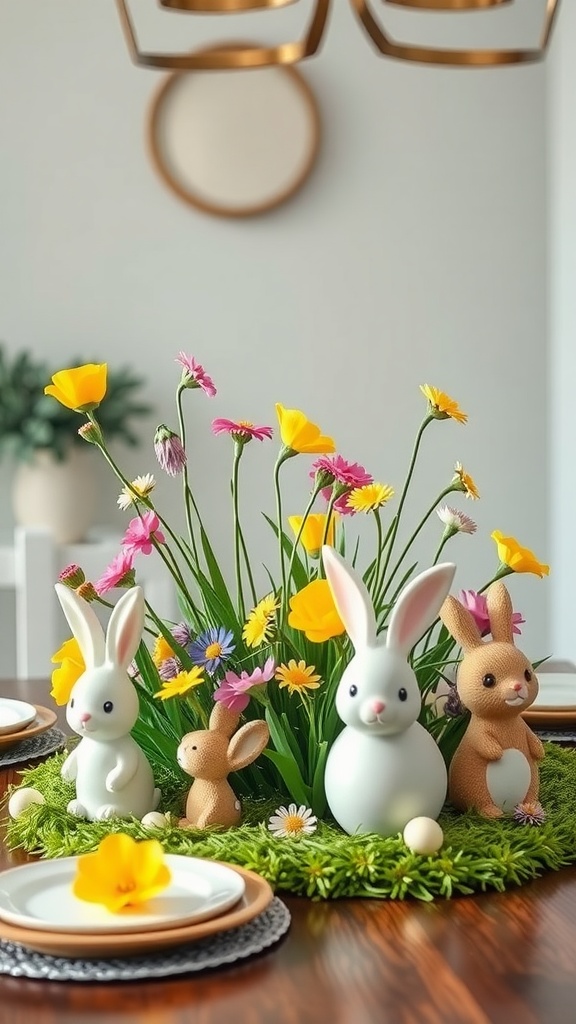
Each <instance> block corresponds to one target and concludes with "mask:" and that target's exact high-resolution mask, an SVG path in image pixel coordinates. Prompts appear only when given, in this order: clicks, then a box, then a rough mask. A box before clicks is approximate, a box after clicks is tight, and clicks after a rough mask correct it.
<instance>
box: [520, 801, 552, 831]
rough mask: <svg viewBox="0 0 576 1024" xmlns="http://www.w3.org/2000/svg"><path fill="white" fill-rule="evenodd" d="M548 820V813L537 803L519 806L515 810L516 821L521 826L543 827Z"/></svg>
mask: <svg viewBox="0 0 576 1024" xmlns="http://www.w3.org/2000/svg"><path fill="white" fill-rule="evenodd" d="M545 818H546V811H545V810H544V808H543V807H542V804H540V803H538V802H537V801H535V802H533V803H531V802H527V803H524V804H517V805H516V807H515V808H514V821H517V822H518V823H519V824H520V825H541V824H542V823H543V821H544V820H545Z"/></svg>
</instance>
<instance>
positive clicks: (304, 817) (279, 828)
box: [268, 804, 318, 839]
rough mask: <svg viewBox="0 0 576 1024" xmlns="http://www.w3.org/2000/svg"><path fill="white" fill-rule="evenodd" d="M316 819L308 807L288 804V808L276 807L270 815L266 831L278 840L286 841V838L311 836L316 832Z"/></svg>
mask: <svg viewBox="0 0 576 1024" xmlns="http://www.w3.org/2000/svg"><path fill="white" fill-rule="evenodd" d="M317 821H318V819H317V818H316V817H315V816H314V815H313V814H312V810H311V808H310V807H305V806H304V804H302V805H301V806H300V807H296V804H290V806H289V807H288V808H286V807H278V809H277V810H276V811H275V812H274V814H272V815H270V820H269V822H268V830H269V831H270V832H273V833H274V835H275V836H277V837H278V838H279V839H286V838H287V837H288V836H300V835H303V834H304V835H311V833H312V832H315V831H316V823H317Z"/></svg>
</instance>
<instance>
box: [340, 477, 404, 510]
mask: <svg viewBox="0 0 576 1024" xmlns="http://www.w3.org/2000/svg"><path fill="white" fill-rule="evenodd" d="M393 496H394V488H393V487H389V486H388V484H377V483H372V484H364V486H363V487H355V488H354V490H353V491H350V494H349V495H348V499H347V501H346V504H347V505H348V507H349V508H353V509H354V511H355V512H375V511H376V509H377V508H381V507H382V505H385V504H386V502H387V501H390V498H392V497H393Z"/></svg>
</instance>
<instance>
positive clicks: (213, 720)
mask: <svg viewBox="0 0 576 1024" xmlns="http://www.w3.org/2000/svg"><path fill="white" fill-rule="evenodd" d="M239 721H240V712H239V711H231V710H230V709H229V708H227V707H226V706H225V705H224V704H222V702H221V701H215V702H214V707H213V709H212V713H211V715H210V721H209V722H208V728H209V729H210V730H211V731H212V732H223V733H224V735H225V736H228V738H230V736H231V735H232V733H233V732H234V730H235V728H236V726H237V725H238V722H239Z"/></svg>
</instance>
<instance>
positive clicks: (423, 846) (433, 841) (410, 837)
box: [402, 817, 444, 856]
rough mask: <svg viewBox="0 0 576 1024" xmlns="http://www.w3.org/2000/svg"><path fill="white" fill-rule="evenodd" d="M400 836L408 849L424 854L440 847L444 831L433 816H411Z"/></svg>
mask: <svg viewBox="0 0 576 1024" xmlns="http://www.w3.org/2000/svg"><path fill="white" fill-rule="evenodd" d="M402 838H403V839H404V842H405V843H406V846H407V847H408V849H409V850H412V852H413V853H420V854H422V855H423V856H426V855H427V854H430V853H436V851H437V850H439V849H440V847H441V846H442V843H443V842H444V833H443V831H442V829H441V827H440V825H439V824H438V822H437V821H434V819H433V818H425V817H421V818H411V819H410V821H409V822H408V824H407V825H406V827H405V828H404V832H403V833H402Z"/></svg>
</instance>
